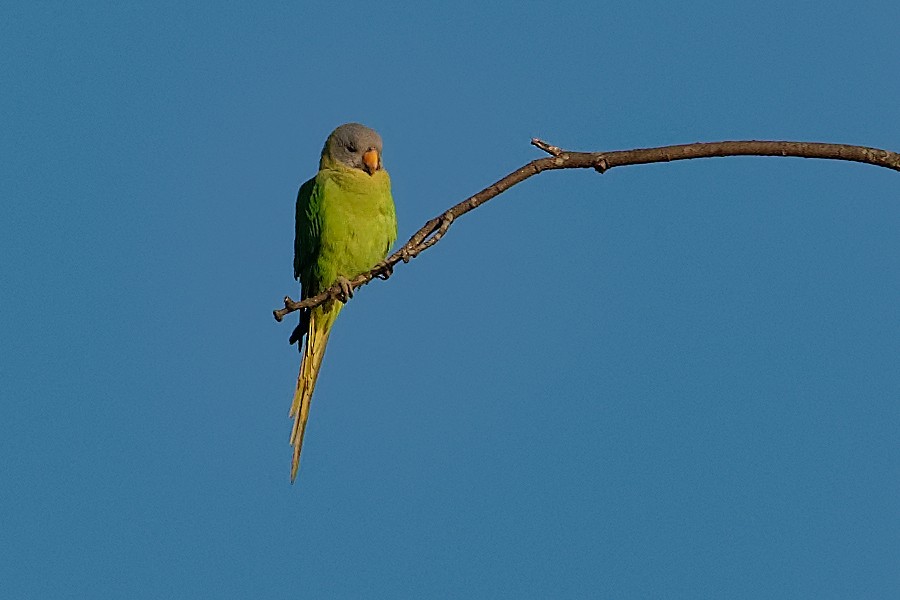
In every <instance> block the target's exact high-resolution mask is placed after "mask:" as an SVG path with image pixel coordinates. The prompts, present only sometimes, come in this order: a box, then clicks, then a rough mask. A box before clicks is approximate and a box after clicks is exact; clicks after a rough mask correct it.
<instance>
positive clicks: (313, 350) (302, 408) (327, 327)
mask: <svg viewBox="0 0 900 600" xmlns="http://www.w3.org/2000/svg"><path fill="white" fill-rule="evenodd" d="M335 308H337V309H338V310H340V309H339V308H338V307H334V308H332V310H331V311H328V312H322V311H321V310H313V311H312V313H311V314H310V317H309V329H308V333H307V335H306V347H305V348H304V350H303V358H302V359H301V361H300V374H299V375H298V376H297V387H296V389H295V390H294V401H293V403H292V404H291V413H290V416H291V417H293V418H294V428H293V430H292V431H291V444H293V446H294V458H293V461H292V462H291V483H294V479H296V477H297V469H298V468H299V467H300V450H301V449H302V448H303V434H304V433H305V432H306V421H307V420H309V404H310V401H311V400H312V395H313V390H314V389H315V387H316V377H317V376H318V374H319V367H320V366H322V357H323V356H325V346H326V344H328V335H329V333H330V332H331V325H332V323H334V319H335V317H336V316H337V310H334V309H335Z"/></svg>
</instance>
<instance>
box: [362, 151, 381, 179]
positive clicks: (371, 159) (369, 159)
mask: <svg viewBox="0 0 900 600" xmlns="http://www.w3.org/2000/svg"><path fill="white" fill-rule="evenodd" d="M362 158H363V164H365V165H366V172H367V173H368V174H369V175H371V174H372V173H374V172H375V171H377V170H378V150H376V149H375V148H371V149H369V150H366V152H365V154H363V157H362Z"/></svg>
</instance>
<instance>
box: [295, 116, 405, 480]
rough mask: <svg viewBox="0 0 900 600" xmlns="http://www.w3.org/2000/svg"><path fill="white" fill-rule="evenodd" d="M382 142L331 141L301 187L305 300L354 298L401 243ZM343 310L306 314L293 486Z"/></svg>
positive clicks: (350, 137) (299, 266)
mask: <svg viewBox="0 0 900 600" xmlns="http://www.w3.org/2000/svg"><path fill="white" fill-rule="evenodd" d="M381 152H382V143H381V136H379V135H378V133H376V132H375V131H374V130H372V129H369V128H368V127H366V126H364V125H360V124H359V123H347V124H345V125H341V126H340V127H338V128H337V129H335V130H334V131H333V132H332V133H331V135H329V136H328V139H327V140H326V141H325V147H324V148H323V149H322V157H321V159H320V161H319V172H318V173H317V174H316V176H315V177H313V178H312V179H310V180H309V181H307V182H306V183H304V184H303V185H302V186H300V191H299V193H298V194H297V209H296V219H297V222H296V233H295V237H294V278H295V279H299V280H300V290H301V297H302V298H304V299H305V298H309V297H311V296H315V295H316V294H319V293H320V292H322V291H324V290H326V289H328V288H329V287H331V286H332V285H334V284H335V283H336V282H338V283H340V284H341V288H342V289H343V296H344V298H343V300H346V299H347V298H349V297H350V296H351V295H352V288H351V287H350V285H349V280H350V279H353V278H354V277H356V276H357V275H359V274H361V273H364V272H366V271H368V270H370V269H371V268H372V267H374V266H375V265H376V264H378V263H379V262H380V261H382V260H384V258H385V257H386V256H387V254H388V251H389V250H390V248H391V246H392V245H393V244H394V241H395V240H396V239H397V217H396V214H395V211H394V200H393V198H392V197H391V180H390V177H388V173H387V171H385V170H384V167H383V166H382V161H381ZM342 307H343V303H342V302H339V301H329V302H326V303H325V304H323V305H320V306H317V307H315V308H313V309H311V310H306V311H303V312H302V313H301V315H300V324H299V325H298V326H297V328H296V329H295V330H294V333H293V334H291V343H292V344H293V343H294V342H296V341H300V340H301V338H303V336H306V344H305V345H303V344H301V345H300V351H301V354H302V359H301V362H300V374H299V375H298V377H297V387H296V389H295V391H294V401H293V403H292V405H291V412H290V416H291V417H293V418H294V427H293V431H292V432H291V444H292V445H293V446H294V457H293V461H292V463H291V483H293V482H294V479H295V478H296V477H297V468H298V467H299V465H300V450H301V448H302V447H303V434H304V432H305V430H306V422H307V420H308V419H309V405H310V400H311V399H312V394H313V389H314V388H315V386H316V376H317V375H318V373H319V367H320V366H321V365H322V357H323V356H324V354H325V345H326V344H327V343H328V335H329V333H330V332H331V327H332V325H334V321H335V319H336V318H337V316H338V313H339V312H340V311H341V308H342Z"/></svg>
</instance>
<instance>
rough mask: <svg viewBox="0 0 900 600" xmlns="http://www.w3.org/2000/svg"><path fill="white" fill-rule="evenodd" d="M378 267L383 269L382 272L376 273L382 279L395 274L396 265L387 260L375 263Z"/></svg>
mask: <svg viewBox="0 0 900 600" xmlns="http://www.w3.org/2000/svg"><path fill="white" fill-rule="evenodd" d="M375 268H376V269H381V273H379V274H378V275H376V276H375V277H377V278H378V279H381V280H382V281H384V280H386V279H387V278H388V277H390V276H391V275H393V274H394V267H392V266H391V265H390V264H388V262H387V261H386V260H383V261H381V262H380V263H378V264H377V265H375Z"/></svg>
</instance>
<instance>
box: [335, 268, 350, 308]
mask: <svg viewBox="0 0 900 600" xmlns="http://www.w3.org/2000/svg"><path fill="white" fill-rule="evenodd" d="M335 283H337V284H338V285H339V286H340V287H341V291H340V292H338V294H337V299H338V300H340V301H341V302H342V303H344V304H347V302H348V301H349V300H350V298H352V297H353V286H352V285H350V280H349V279H347V278H346V277H344V276H343V275H339V276H338V278H337V281H336V282H335Z"/></svg>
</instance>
